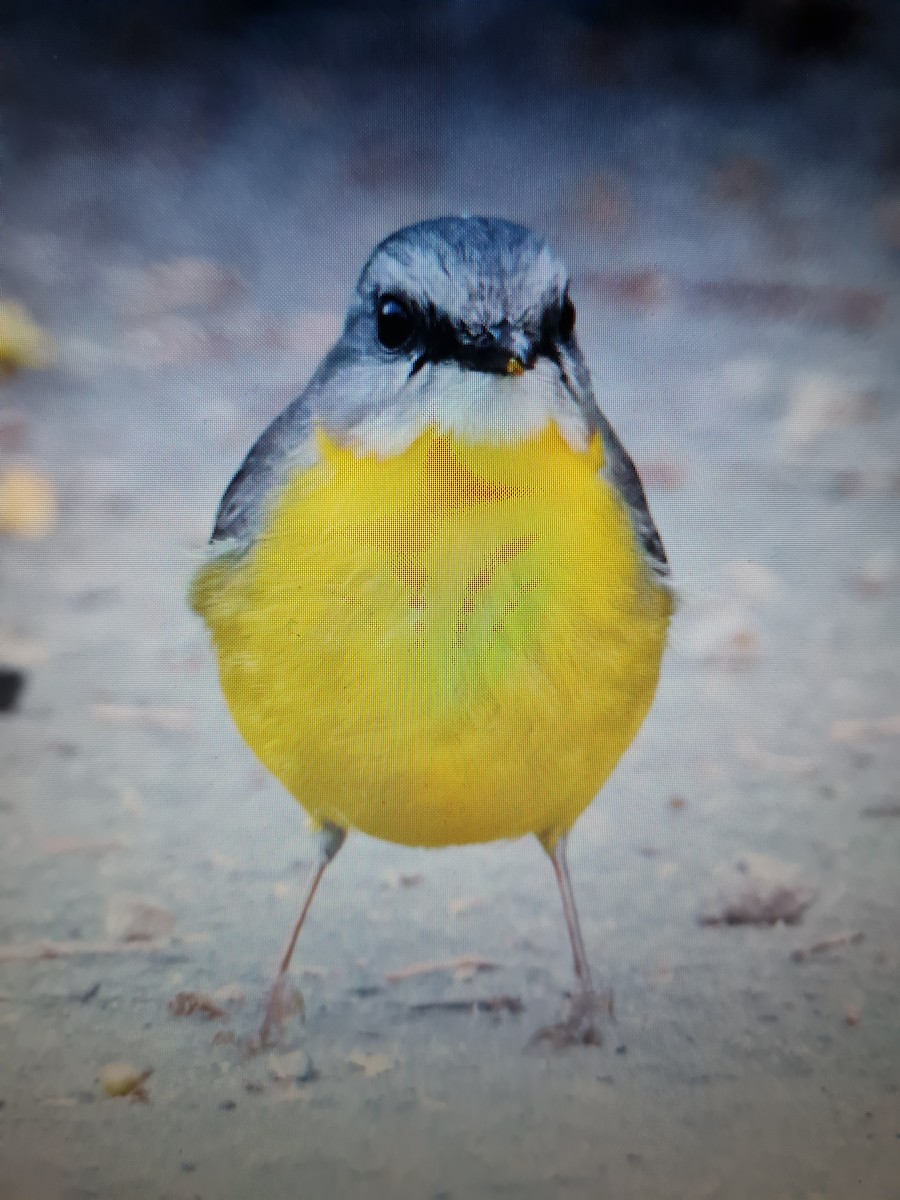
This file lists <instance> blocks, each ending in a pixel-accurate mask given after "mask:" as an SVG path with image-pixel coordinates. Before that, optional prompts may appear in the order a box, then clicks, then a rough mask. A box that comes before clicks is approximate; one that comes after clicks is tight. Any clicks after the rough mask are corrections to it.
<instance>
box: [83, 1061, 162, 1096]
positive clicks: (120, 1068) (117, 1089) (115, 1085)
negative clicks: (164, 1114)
mask: <svg viewBox="0 0 900 1200" xmlns="http://www.w3.org/2000/svg"><path fill="white" fill-rule="evenodd" d="M152 1074H153V1071H152V1070H148V1071H139V1070H138V1069H137V1067H135V1066H132V1064H131V1063H123V1062H113V1063H107V1064H106V1066H105V1067H101V1068H100V1073H99V1075H98V1076H97V1078H98V1079H99V1081H100V1086H101V1087H102V1088H103V1090H104V1092H106V1094H107V1096H134V1097H135V1099H141V1100H146V1099H147V1093H146V1091H145V1090H144V1086H143V1085H144V1083H145V1082H146V1081H147V1080H148V1079H149V1078H150V1076H151V1075H152Z"/></svg>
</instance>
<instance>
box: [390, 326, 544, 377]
mask: <svg viewBox="0 0 900 1200" xmlns="http://www.w3.org/2000/svg"><path fill="white" fill-rule="evenodd" d="M443 334H444V336H443V337H441V338H440V339H435V340H434V341H433V342H432V345H431V346H430V347H429V349H428V350H427V351H426V353H424V354H423V355H421V357H420V358H418V359H417V360H416V362H415V363H414V365H413V369H412V371H411V372H410V374H412V375H414V374H415V373H416V372H417V371H419V370H420V369H421V368H422V367H424V366H425V364H426V362H433V363H438V362H455V363H457V364H458V365H459V366H461V367H464V368H465V369H466V370H468V371H482V372H484V373H486V374H489V375H523V374H524V373H525V372H526V371H530V370H531V368H532V367H533V366H534V364H535V362H536V360H537V345H536V343H535V341H534V340H533V339H532V338H531V337H529V335H528V334H527V333H525V332H524V331H523V330H521V329H513V328H511V327H510V326H508V325H505V324H504V325H499V326H494V327H493V328H492V329H489V330H485V331H484V333H482V334H481V335H479V336H478V337H476V338H471V337H466V336H464V335H463V336H461V335H460V334H459V332H458V331H457V330H456V329H453V330H450V329H447V328H445V329H444V330H443Z"/></svg>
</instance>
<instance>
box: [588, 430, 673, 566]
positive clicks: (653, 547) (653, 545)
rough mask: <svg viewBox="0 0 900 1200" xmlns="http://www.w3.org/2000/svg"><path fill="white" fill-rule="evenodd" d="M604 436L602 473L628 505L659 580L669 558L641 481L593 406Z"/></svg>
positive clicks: (614, 435) (629, 459)
mask: <svg viewBox="0 0 900 1200" xmlns="http://www.w3.org/2000/svg"><path fill="white" fill-rule="evenodd" d="M594 419H595V420H596V421H597V424H598V425H599V428H600V435H601V437H602V438H603V448H604V450H605V452H606V466H605V468H604V474H605V475H606V476H607V478H608V479H609V481H610V483H612V484H613V485H614V486H615V488H616V489H617V490H618V492H619V494H620V495H621V497H622V499H623V500H624V501H625V504H626V506H627V508H628V512H629V515H630V516H631V523H632V525H633V526H634V531H635V533H636V534H637V538H638V541H639V542H640V544H641V548H642V550H643V551H644V554H645V556H646V558H647V562H648V563H649V565H650V569H651V570H652V571H653V573H654V575H656V577H657V579H659V580H661V581H662V580H666V581H667V580H668V578H669V560H668V558H666V551H665V547H664V546H663V542H662V538H661V537H660V536H659V530H658V529H657V528H656V525H655V524H654V522H653V517H652V516H651V515H650V508H649V505H648V504H647V497H646V495H645V494H644V485H643V484H642V483H641V477H640V475H638V473H637V468H636V467H635V465H634V463H633V462H632V461H631V456H630V455H629V453H628V451H627V450H626V449H625V447H624V446H623V445H622V443H621V442H620V441H619V438H618V435H617V433H616V431H615V430H614V429H613V427H612V425H610V423H609V421H607V419H606V417H604V415H603V414H602V412H600V411H599V409H598V410H596V413H595V418H594Z"/></svg>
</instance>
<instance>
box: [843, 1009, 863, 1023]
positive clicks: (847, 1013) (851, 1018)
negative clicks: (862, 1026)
mask: <svg viewBox="0 0 900 1200" xmlns="http://www.w3.org/2000/svg"><path fill="white" fill-rule="evenodd" d="M861 1020H862V1009H861V1008H860V1006H859V1005H858V1004H847V1005H846V1006H845V1007H844V1024H845V1025H849V1026H850V1027H851V1029H852V1028H853V1026H854V1025H858V1024H859V1023H860V1021H861Z"/></svg>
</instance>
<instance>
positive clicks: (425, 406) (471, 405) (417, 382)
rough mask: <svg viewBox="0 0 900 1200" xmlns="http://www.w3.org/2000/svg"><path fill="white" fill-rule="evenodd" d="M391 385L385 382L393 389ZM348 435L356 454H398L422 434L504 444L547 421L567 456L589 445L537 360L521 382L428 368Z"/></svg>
mask: <svg viewBox="0 0 900 1200" xmlns="http://www.w3.org/2000/svg"><path fill="white" fill-rule="evenodd" d="M395 380H396V376H395V377H394V380H392V381H391V382H395ZM378 400H379V401H380V403H378V404H376V405H373V407H372V411H370V412H369V413H367V414H366V415H365V416H364V417H363V418H362V419H361V420H360V421H359V422H357V423H356V424H354V425H353V426H352V427H351V428H350V429H349V430H348V434H349V438H348V440H349V442H350V444H351V445H352V446H353V447H354V448H355V449H356V451H357V452H358V453H362V454H365V453H375V454H378V455H380V456H381V457H389V456H390V455H393V454H398V453H401V452H402V451H403V450H405V449H406V448H407V447H408V446H410V445H412V443H413V442H414V441H415V440H416V438H417V437H418V436H419V434H421V433H422V432H423V431H424V430H425V429H427V428H434V429H437V430H438V431H439V432H441V433H454V434H457V435H458V436H459V437H463V438H465V439H467V440H469V441H473V442H482V443H488V444H490V445H504V444H505V445H509V444H511V443H515V442H520V441H523V440H524V439H526V438H531V437H534V436H536V435H537V434H539V433H540V432H541V431H542V430H543V429H545V428H546V427H547V425H548V424H550V423H551V422H553V423H555V425H556V426H557V428H558V429H559V431H560V433H561V434H562V436H563V437H564V438H565V440H566V441H567V442H568V443H569V445H570V446H571V447H572V449H573V450H577V451H584V450H586V449H587V446H588V442H589V436H590V434H589V430H588V426H587V423H586V421H585V419H584V417H583V415H582V414H581V412H580V411H579V410H578V407H577V406H576V404H575V402H574V400H573V399H572V397H571V395H570V394H569V393H568V391H567V390H566V388H565V386H564V385H563V383H562V380H561V379H560V376H559V369H558V368H557V367H556V366H555V365H554V364H553V363H551V362H548V361H546V360H544V359H539V360H538V361H537V363H535V365H534V367H533V368H532V369H531V370H528V371H525V372H524V373H523V374H521V375H508V376H507V375H495V374H489V373H487V372H483V371H470V370H466V369H465V368H462V367H459V366H457V365H456V364H455V363H452V362H442V363H427V364H426V365H425V366H424V367H422V369H421V370H420V371H418V372H417V373H416V374H415V375H414V376H413V377H412V378H411V379H409V380H404V381H402V382H401V383H400V387H399V389H398V390H397V391H396V392H395V393H394V394H393V395H382V396H380V397H378Z"/></svg>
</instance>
